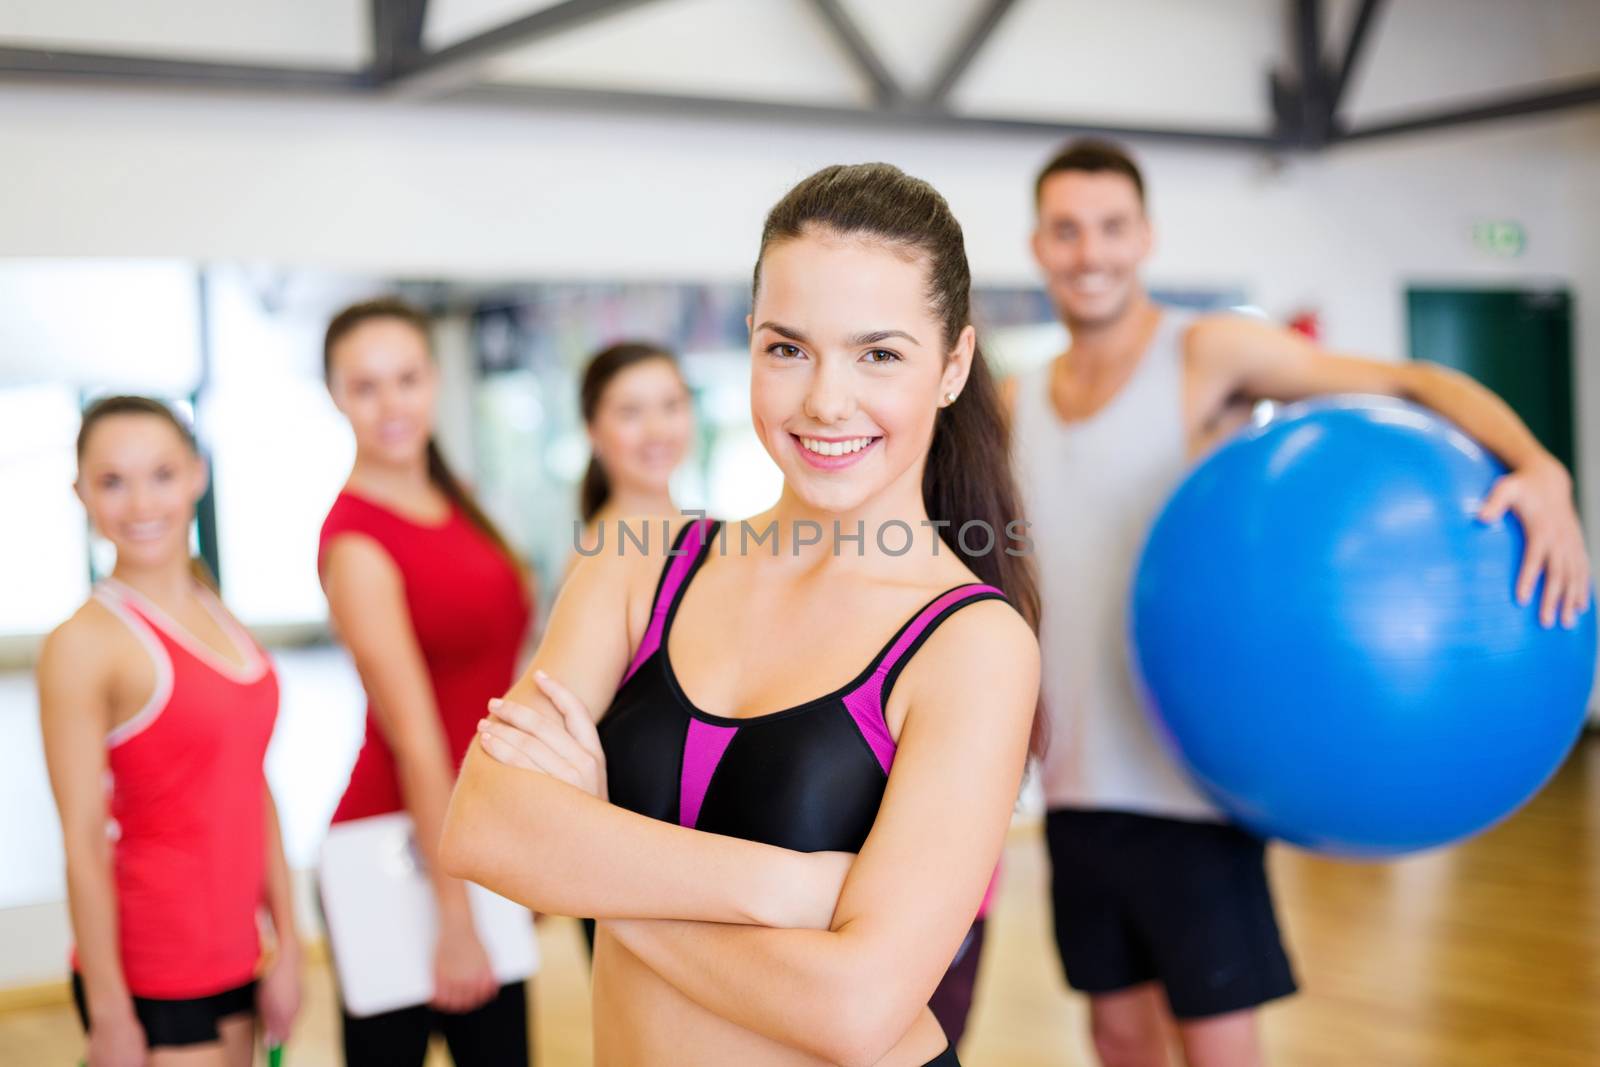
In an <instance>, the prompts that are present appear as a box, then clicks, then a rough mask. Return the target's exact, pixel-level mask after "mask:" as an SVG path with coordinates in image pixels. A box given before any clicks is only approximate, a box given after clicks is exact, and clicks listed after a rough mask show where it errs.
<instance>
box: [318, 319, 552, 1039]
mask: <svg viewBox="0 0 1600 1067" xmlns="http://www.w3.org/2000/svg"><path fill="white" fill-rule="evenodd" d="M323 370H324V373H325V376H326V380H327V385H328V391H329V393H330V394H331V395H332V397H333V401H334V404H335V405H336V406H337V407H338V409H339V410H340V412H342V413H343V414H344V416H345V417H346V418H347V419H348V420H349V422H350V428H351V430H352V431H353V432H354V435H355V442H356V458H355V464H354V466H353V468H352V469H351V471H350V476H349V478H348V479H347V480H346V482H345V484H344V487H343V489H342V490H341V491H340V493H339V496H338V498H337V499H336V500H335V501H334V503H333V506H332V508H331V510H330V511H329V512H328V516H327V519H326V520H325V522H324V523H323V526H322V531H321V538H320V546H319V552H318V571H319V575H320V577H321V581H322V588H323V591H324V592H325V593H326V594H327V598H328V608H329V614H330V617H331V620H332V625H333V628H334V630H335V632H336V634H337V636H338V638H339V640H340V641H342V642H343V644H344V645H345V647H346V648H348V649H349V651H350V655H351V657H352V658H353V659H354V661H355V666H356V670H357V672H358V673H359V674H360V677H361V682H362V685H363V687H364V688H365V690H366V693H367V699H368V705H367V726H366V741H365V743H364V744H363V746H362V748H361V752H360V754H359V756H358V757H357V759H356V763H355V767H354V768H353V769H352V771H351V774H350V782H349V785H348V786H347V788H346V789H345V792H344V796H343V798H342V799H341V800H340V802H339V806H338V808H337V810H336V811H335V812H334V816H333V821H334V823H335V825H337V824H340V823H343V822H346V821H351V820H357V819H362V818H367V817H371V816H379V815H386V814H389V813H393V812H398V811H404V812H406V813H407V814H408V815H409V816H410V818H411V820H412V823H413V825H414V828H415V841H416V845H417V848H418V850H419V851H420V853H421V857H422V863H423V866H424V867H425V869H426V871H427V874H428V877H429V879H430V883H431V886H432V890H433V895H434V898H435V901H436V905H437V919H438V922H437V934H436V936H435V941H434V944H433V947H432V951H433V961H434V963H433V972H434V994H433V999H432V1001H431V1003H429V1004H424V1005H417V1006H415V1007H411V1008H402V1009H398V1010H395V1011H389V1012H383V1013H380V1014H377V1015H370V1016H365V1017H361V1018H357V1017H354V1016H352V1015H351V1014H350V1013H349V1011H348V1010H347V1009H345V1010H342V1017H343V1035H344V1037H343V1040H344V1051H345V1060H346V1062H347V1063H348V1064H351V1065H353V1067H365V1065H371V1067H407V1065H410V1067H420V1065H421V1064H422V1062H423V1058H424V1057H425V1055H426V1054H427V1047H428V1039H429V1036H430V1034H432V1033H433V1032H435V1031H439V1032H441V1033H442V1034H443V1035H444V1038H445V1041H446V1043H447V1044H448V1046H449V1048H450V1053H451V1056H452V1058H453V1059H454V1060H455V1062H456V1064H457V1065H458V1067H489V1065H494V1067H516V1065H518V1064H526V1063H528V1062H529V1043H528V1014H527V988H526V985H527V983H525V982H521V981H517V982H509V983H506V984H504V985H502V984H501V983H500V982H499V981H498V980H497V979H496V978H495V975H494V973H493V971H492V969H491V965H490V959H489V956H488V954H487V953H486V951H485V948H484V945H483V944H482V942H481V941H480V939H479V933H478V930H477V929H476V928H475V926H474V922H473V917H472V913H471V910H470V907H469V904H468V898H467V891H466V886H465V883H463V882H461V881H460V880H458V879H455V878H450V877H447V876H446V875H445V874H444V873H443V871H442V869H441V867H440V865H439V863H438V862H437V843H438V840H439V830H440V827H441V826H442V824H443V819H444V810H445V805H446V804H447V803H448V801H449V797H450V790H451V788H452V786H453V784H454V782H455V778H456V773H457V769H458V768H459V767H460V765H461V760H462V757H463V756H464V755H465V754H466V751H467V746H468V745H469V744H470V743H471V741H472V738H473V737H474V736H475V731H476V723H477V720H478V719H479V718H480V717H481V716H482V714H483V706H484V702H485V701H487V700H489V699H490V698H491V697H495V696H498V695H500V694H501V693H502V692H504V691H505V688H506V686H507V685H509V684H510V682H511V680H512V678H513V677H514V676H515V672H516V669H517V666H518V657H519V652H520V650H521V648H522V645H523V641H524V638H525V636H526V635H527V634H528V633H529V630H530V622H531V619H532V614H533V608H532V605H533V604H534V602H535V601H534V596H533V592H532V589H531V580H530V577H529V574H528V572H527V571H526V570H525V569H524V567H523V566H522V564H521V563H520V561H519V560H518V558H517V557H516V555H515V553H514V552H513V551H512V549H511V547H510V545H509V544H508V543H507V541H506V539H505V538H504V537H503V536H502V535H501V533H500V532H499V530H497V529H496V527H495V525H494V523H493V522H491V521H490V519H489V517H488V516H487V515H486V514H484V512H483V509H482V508H481V507H479V505H478V503H477V502H476V501H475V500H474V499H473V496H472V494H471V493H470V492H469V491H468V490H467V489H466V487H465V486H464V485H462V483H461V482H460V481H459V480H458V479H457V478H456V476H455V474H454V473H452V471H451V470H450V468H449V467H448V466H447V465H446V463H445V461H444V458H443V456H442V455H441V454H440V452H439V448H438V445H437V444H436V442H435V440H434V436H433V431H434V424H435V408H436V399H437V393H438V371H437V369H436V367H435V365H434V360H433V355H432V351H431V348H430V342H429V331H428V323H427V320H426V318H425V317H424V316H423V315H422V313H421V312H419V311H417V310H416V309H414V308H412V307H410V306H409V305H407V304H405V303H403V302H400V301H398V300H389V299H383V300H375V301H370V302H367V303H362V304H356V305H354V306H352V307H349V308H346V309H345V310H343V311H341V312H340V313H339V314H338V315H336V316H335V317H334V318H333V320H332V321H331V322H330V323H329V325H328V329H327V333H326V336H325V339H324V344H323ZM395 936H397V937H403V936H406V934H405V932H404V931H396V932H395ZM415 936H425V935H422V934H417V935H415Z"/></svg>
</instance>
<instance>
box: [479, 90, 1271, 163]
mask: <svg viewBox="0 0 1600 1067" xmlns="http://www.w3.org/2000/svg"><path fill="white" fill-rule="evenodd" d="M451 101H452V102H459V103H472V104H494V105H504V106H513V107H524V108H527V107H540V108H565V109H571V110H587V111H601V112H610V113H616V114H626V115H639V114H666V115H674V116H681V117H689V118H699V119H740V120H750V121H756V122H775V121H781V122H793V123H811V124H818V125H824V126H841V125H845V126H867V127H876V128H881V129H920V130H933V131H942V132H949V133H1009V134H1018V133H1021V134H1050V135H1053V136H1072V135H1095V136H1100V137H1115V138H1128V139H1141V140H1145V139H1148V140H1162V141H1173V142H1181V143H1185V144H1205V145H1214V146H1217V147H1226V148H1257V149H1272V148H1278V147H1281V145H1280V143H1279V142H1278V140H1277V139H1276V138H1274V137H1273V136H1272V135H1271V134H1268V133H1265V132H1256V131H1253V130H1239V129H1201V128H1193V129H1191V128H1183V127H1146V126H1113V125H1106V124H1103V123H1097V122H1080V121H1077V120H1074V119H1026V118H1006V117H999V116H985V115H967V114H956V113H953V112H950V111H946V110H944V109H943V108H937V107H927V106H906V107H900V108H866V107H838V106H829V105H823V104H786V103H777V102H770V101H762V100H729V99H725V98H721V97H707V96H685V95H681V94H671V93H654V92H650V93H645V92H630V91H614V90H609V89H566V88H555V87H544V86H512V85H493V86H478V87H475V88H472V89H466V90H463V91H462V92H460V93H458V94H456V95H455V96H453V97H451Z"/></svg>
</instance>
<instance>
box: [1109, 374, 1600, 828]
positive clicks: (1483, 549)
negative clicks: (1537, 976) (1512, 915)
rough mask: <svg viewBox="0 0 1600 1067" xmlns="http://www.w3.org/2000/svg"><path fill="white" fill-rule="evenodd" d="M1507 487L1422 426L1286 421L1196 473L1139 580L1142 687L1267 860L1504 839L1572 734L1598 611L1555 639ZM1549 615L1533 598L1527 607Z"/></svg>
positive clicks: (1163, 522) (1331, 415)
mask: <svg viewBox="0 0 1600 1067" xmlns="http://www.w3.org/2000/svg"><path fill="white" fill-rule="evenodd" d="M1504 473H1505V468H1504V466H1503V465H1501V463H1500V462H1499V461H1498V460H1497V459H1496V458H1495V457H1494V456H1492V455H1490V454H1489V453H1488V452H1487V451H1485V450H1484V449H1483V448H1482V447H1481V446H1480V445H1478V444H1477V443H1476V442H1474V441H1473V440H1472V439H1471V438H1469V437H1467V436H1466V435H1465V434H1464V433H1462V432H1461V430H1460V429H1458V428H1457V427H1455V426H1454V425H1453V424H1451V423H1449V422H1447V421H1445V420H1444V419H1442V418H1440V417H1439V416H1437V415H1434V414H1433V413H1431V412H1429V411H1427V410H1426V409H1423V408H1420V407H1417V406H1415V405H1412V404H1406V403H1403V402H1400V401H1390V400H1385V399H1383V398H1377V397H1336V398H1328V399H1325V400H1319V401H1314V402H1307V403H1303V404H1296V405H1292V406H1290V407H1287V408H1284V409H1283V410H1282V412H1281V413H1280V415H1279V416H1278V417H1277V418H1275V419H1273V420H1271V421H1269V422H1267V423H1265V424H1263V425H1259V426H1254V427H1251V428H1249V429H1247V430H1245V431H1244V432H1243V433H1241V434H1240V435H1239V436H1237V437H1236V438H1234V439H1233V440H1231V441H1230V442H1228V443H1227V444H1225V445H1223V446H1222V447H1221V448H1219V449H1218V450H1217V451H1216V452H1215V453H1214V454H1212V455H1211V456H1210V457H1209V458H1208V459H1206V460H1205V461H1204V462H1203V463H1201V464H1200V465H1199V466H1198V467H1197V468H1196V469H1195V470H1194V471H1193V472H1192V473H1191V474H1190V475H1189V477H1188V478H1187V479H1186V480H1185V481H1184V482H1183V484H1182V485H1181V486H1179V488H1178V490H1177V492H1176V493H1175V494H1174V495H1173V497H1172V499H1171V500H1170V501H1169V502H1168V503H1167V505H1166V507H1165V509H1164V510H1163V511H1162V512H1161V514H1160V515H1159V516H1158V518H1157V519H1156V522H1155V525H1154V526H1153V527H1152V529H1151V531H1150V534H1149V537H1148V540H1147V542H1146V544H1145V547H1144V550H1143V553H1142V555H1141V557H1140V560H1139V564H1138V568H1137V571H1136V574H1135V578H1134V584H1133V591H1132V604H1131V620H1130V628H1131V639H1132V643H1133V649H1132V651H1133V657H1134V660H1135V663H1136V674H1137V675H1138V676H1139V677H1140V678H1141V679H1142V682H1143V687H1144V695H1145V697H1146V699H1147V702H1148V705H1149V708H1150V710H1151V712H1152V714H1153V715H1154V716H1155V720H1156V722H1157V724H1158V726H1159V727H1160V729H1161V731H1162V732H1163V733H1164V735H1165V738H1166V740H1167V742H1168V743H1169V744H1170V745H1171V746H1172V748H1173V750H1174V753H1175V754H1176V755H1177V756H1178V758H1179V759H1180V761H1181V762H1182V763H1183V764H1184V765H1185V766H1186V767H1187V768H1188V770H1189V772H1190V773H1191V774H1192V776H1193V777H1194V779H1195V781H1196V782H1198V783H1199V785H1200V786H1201V787H1202V788H1203V789H1204V790H1205V791H1206V792H1207V793H1209V794H1210V796H1211V797H1212V798H1213V799H1214V800H1215V801H1216V802H1217V803H1218V804H1219V805H1220V806H1221V807H1222V808H1223V809H1224V810H1225V811H1227V812H1228V813H1229V814H1230V815H1232V816H1233V817H1234V818H1235V819H1237V820H1238V821H1239V822H1240V823H1242V824H1243V825H1245V826H1246V827H1248V828H1250V829H1252V830H1254V831H1255V832H1257V833H1260V834H1262V835H1264V836H1269V837H1277V838H1281V839H1283V840H1286V841H1290V842H1293V843H1295V844H1298V845H1302V846H1304V847H1306V848H1310V849H1314V850H1317V851H1319V852H1326V853H1330V854H1334V855H1341V856H1350V857H1364V858H1375V857H1384V856H1394V855H1400V854H1403V853H1407V852H1413V851H1417V850H1419V849H1425V848H1429V847H1432V846H1435V845H1442V844H1445V843H1447V842H1451V841H1457V840H1460V839H1461V838H1464V837H1466V836H1468V835H1469V834H1472V833H1475V832H1477V831H1479V830H1482V829H1484V828H1485V827H1487V826H1489V825H1491V824H1493V823H1495V822H1497V821H1499V820H1500V819H1502V818H1504V817H1505V816H1507V815H1509V814H1510V813H1511V812H1512V811H1514V810H1515V809H1516V808H1517V807H1518V806H1520V805H1521V804H1522V803H1523V802H1524V801H1526V800H1527V799H1528V798H1529V797H1531V796H1533V794H1534V793H1536V792H1537V791H1538V790H1539V788H1540V786H1542V785H1543V784H1544V782H1545V781H1546V780H1547V779H1548V778H1549V777H1550V775H1551V774H1552V773H1554V771H1555V769H1556V768H1557V767H1558V766H1559V765H1560V763H1561V761H1562V759H1563V758H1564V757H1565V755H1566V753H1567V752H1568V751H1569V750H1570V749H1571V747H1572V745H1573V743H1574V741H1575V740H1576V738H1577V736H1578V733H1579V731H1580V730H1581V729H1582V726H1583V720H1584V713H1585V707H1586V705H1587V701H1588V695H1589V689H1590V686H1591V684H1592V682H1593V680H1594V670H1595V609H1594V607H1593V606H1591V607H1590V609H1589V610H1588V611H1587V612H1585V613H1584V615H1583V616H1582V617H1581V618H1580V619H1579V621H1578V625H1577V626H1576V627H1575V628H1574V629H1571V630H1568V629H1563V628H1562V627H1561V626H1560V625H1559V623H1558V625H1557V626H1556V628H1554V629H1550V630H1546V629H1544V628H1543V627H1542V626H1541V625H1540V623H1539V618H1538V605H1539V597H1538V595H1537V594H1536V595H1535V597H1534V599H1533V601H1532V603H1530V604H1529V605H1528V606H1525V607H1524V606H1519V605H1518V604H1517V603H1516V600H1515V594H1514V587H1515V582H1516V577H1517V573H1518V568H1519V566H1520V563H1521V560H1522V550H1523V533H1522V527H1521V525H1520V524H1519V523H1518V522H1517V521H1516V520H1515V518H1514V517H1511V516H1508V517H1507V518H1506V519H1505V520H1503V521H1500V522H1497V523H1494V524H1486V523H1483V522H1480V521H1478V519H1477V517H1476V516H1477V512H1478V509H1479V508H1480V507H1481V506H1482V503H1483V500H1484V499H1485V497H1486V496H1487V495H1488V493H1489V490H1490V487H1491V486H1492V485H1493V484H1494V482H1495V481H1496V479H1498V478H1499V477H1500V476H1501V475H1503V474H1504ZM1540 592H1541V593H1542V588H1541V590H1540Z"/></svg>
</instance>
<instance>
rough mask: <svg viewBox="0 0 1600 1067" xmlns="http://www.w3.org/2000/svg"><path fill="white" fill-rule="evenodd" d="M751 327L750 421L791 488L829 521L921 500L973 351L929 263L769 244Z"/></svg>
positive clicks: (806, 239)
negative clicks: (939, 309) (934, 295)
mask: <svg viewBox="0 0 1600 1067" xmlns="http://www.w3.org/2000/svg"><path fill="white" fill-rule="evenodd" d="M750 321H751V336H750V346H751V347H750V351H751V360H752V362H751V368H752V369H751V379H750V409H751V416H752V418H753V419H754V422H755V429H756V432H757V434H759V435H760V437H761V440H762V443H763V444H764V445H765V446H766V449H767V452H768V453H769V454H770V455H771V456H772V458H773V460H774V462H776V463H777V464H778V467H779V468H780V469H781V470H782V471H783V476H784V482H785V486H786V489H787V491H788V492H790V493H793V494H795V496H796V497H798V498H799V500H801V501H802V502H804V503H805V504H806V505H807V506H809V507H812V508H815V509H818V510H822V511H830V512H849V511H852V510H854V509H856V508H859V507H861V506H862V505H863V504H864V503H866V502H868V501H870V500H872V499H874V498H875V497H877V496H879V495H880V494H882V493H884V492H886V491H888V490H890V489H891V488H892V487H905V486H907V485H908V484H909V486H910V487H911V488H913V489H915V490H916V491H917V492H919V493H920V485H921V479H922V468H923V463H924V461H925V460H926V458H927V453H928V445H929V442H930V441H931V440H932V437H933V427H934V418H935V416H936V414H937V413H938V410H939V408H940V407H941V406H942V405H943V404H944V403H945V400H944V399H943V398H944V396H945V394H946V393H951V392H954V393H959V392H960V391H961V387H962V385H963V384H964V383H965V381H966V376H967V371H968V368H969V367H970V366H971V361H972V351H973V347H974V334H973V330H972V327H971V326H966V327H964V328H963V329H962V331H961V333H960V335H959V336H958V337H956V338H953V339H948V340H947V339H946V338H945V336H944V329H943V326H942V324H941V322H940V320H939V317H938V315H937V314H936V312H935V310H934V309H933V308H932V307H931V306H930V305H929V302H928V292H927V266H926V262H925V260H924V258H923V257H922V256H920V255H917V256H910V255H908V254H907V253H906V251H905V250H903V249H900V248H895V247H891V246H889V245H887V244H885V243H883V242H881V241H874V240H870V239H863V238H857V237H848V236H841V235H838V234H834V233H831V232H818V231H816V230H812V231H809V232H807V233H806V235H804V236H802V237H799V238H796V239H793V240H787V241H781V242H777V243H774V244H771V245H769V246H768V247H767V249H766V252H765V254H764V255H763V257H762V261H761V281H760V286H759V288H758V290H757V292H756V296H755V305H754V308H753V312H752V315H751V320H750ZM952 342H953V343H952Z"/></svg>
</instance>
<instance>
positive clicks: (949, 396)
mask: <svg viewBox="0 0 1600 1067" xmlns="http://www.w3.org/2000/svg"><path fill="white" fill-rule="evenodd" d="M944 402H945V403H946V404H954V403H955V402H956V394H954V393H946V394H944Z"/></svg>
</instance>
